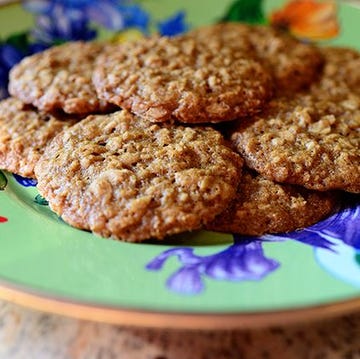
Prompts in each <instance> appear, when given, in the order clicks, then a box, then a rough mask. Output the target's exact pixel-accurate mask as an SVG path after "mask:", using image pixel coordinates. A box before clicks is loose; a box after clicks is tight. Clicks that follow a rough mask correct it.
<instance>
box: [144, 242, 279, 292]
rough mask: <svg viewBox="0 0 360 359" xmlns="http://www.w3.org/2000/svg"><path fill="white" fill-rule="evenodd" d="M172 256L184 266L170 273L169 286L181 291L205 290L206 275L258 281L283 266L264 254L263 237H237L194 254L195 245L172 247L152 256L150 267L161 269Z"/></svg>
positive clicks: (237, 280)
mask: <svg viewBox="0 0 360 359" xmlns="http://www.w3.org/2000/svg"><path fill="white" fill-rule="evenodd" d="M172 256H175V257H177V258H178V260H179V262H180V263H181V268H180V269H179V270H177V271H176V272H175V273H173V274H172V275H171V276H170V278H169V279H168V280H167V282H166V286H167V287H168V288H169V289H170V290H172V291H175V292H178V293H181V294H198V293H201V292H202V291H203V290H204V281H203V278H204V277H209V278H212V279H215V280H226V281H232V282H239V281H245V280H251V281H256V280H260V279H262V278H264V277H265V276H266V275H268V274H270V273H271V272H273V271H274V270H276V268H277V267H278V266H279V263H278V262H277V261H275V260H273V259H270V258H267V257H266V256H265V255H264V251H263V248H262V245H261V240H252V239H246V238H235V243H234V244H233V245H231V246H230V247H228V248H226V249H225V250H223V251H221V252H219V253H216V254H212V255H208V256H198V255H196V254H194V249H193V248H174V249H169V250H167V251H165V252H163V253H162V254H160V255H159V256H157V257H156V258H155V259H154V260H152V261H151V262H150V263H149V264H148V265H147V266H146V268H147V269H148V270H152V271H158V270H160V269H162V267H163V265H164V264H165V262H166V261H167V260H168V259H169V258H170V257H172Z"/></svg>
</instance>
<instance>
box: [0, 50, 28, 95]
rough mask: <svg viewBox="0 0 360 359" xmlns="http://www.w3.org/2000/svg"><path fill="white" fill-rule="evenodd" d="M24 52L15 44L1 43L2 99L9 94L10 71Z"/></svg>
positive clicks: (0, 77)
mask: <svg viewBox="0 0 360 359" xmlns="http://www.w3.org/2000/svg"><path fill="white" fill-rule="evenodd" d="M23 56H24V55H23V54H22V52H21V51H19V50H18V49H17V48H16V47H15V46H13V45H11V44H7V43H0V100H2V99H4V98H6V97H8V96H9V93H8V90H7V87H8V81H9V77H8V75H9V71H10V69H11V68H12V67H13V66H14V65H16V64H17V63H18V62H19V61H20V60H21V59H22V58H23Z"/></svg>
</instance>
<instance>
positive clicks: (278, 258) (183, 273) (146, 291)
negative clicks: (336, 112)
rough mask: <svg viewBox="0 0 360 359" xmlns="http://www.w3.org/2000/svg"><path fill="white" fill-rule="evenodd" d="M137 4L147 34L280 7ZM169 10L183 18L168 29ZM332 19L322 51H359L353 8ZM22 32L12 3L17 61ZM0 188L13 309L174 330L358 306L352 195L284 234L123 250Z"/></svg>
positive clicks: (8, 177) (0, 276) (4, 265)
mask: <svg viewBox="0 0 360 359" xmlns="http://www.w3.org/2000/svg"><path fill="white" fill-rule="evenodd" d="M89 3H93V2H92V1H89ZM95 3H96V2H95ZM220 3H221V4H220ZM270 3H271V4H270ZM319 3H321V4H324V3H325V4H326V3H330V2H325V1H322V2H315V1H314V4H313V5H314V8H313V11H311V13H309V12H307V13H306V12H304V13H300V12H299V16H300V14H301V16H302V17H303V20H302V21H304V22H306V21H310V20H314V18H315V20H316V15H317V14H318V13H320V11H321V10H322V8H318V7H316V5H317V6H320V5H319ZM139 4H140V6H141V7H142V8H143V9H146V11H148V12H150V14H151V25H150V28H151V30H152V31H155V30H156V29H157V28H158V23H159V22H162V21H164V19H166V22H165V24H167V25H169V26H170V29H179V28H181V27H182V25H183V21H184V20H185V21H186V22H187V23H188V24H189V25H190V26H198V25H201V24H207V23H214V22H216V21H219V20H221V19H224V18H231V19H242V20H244V21H249V22H268V21H269V19H270V17H271V16H270V15H271V13H272V12H273V11H274V9H275V8H276V9H278V8H282V9H284V2H283V1H271V2H270V1H268V2H264V3H261V1H255V0H254V1H251V0H247V1H246V0H242V1H232V0H227V1H222V2H219V1H218V0H212V1H210V0H208V1H207V2H206V6H205V5H204V4H200V2H195V1H190V0H187V1H181V2H180V1H171V2H169V1H165V0H163V1H159V0H143V1H141V2H139ZM260 6H262V8H261V9H262V11H256V10H259V9H260ZM249 7H251V10H249ZM178 10H183V11H184V13H180V15H179V14H178V15H179V16H178V17H176V16H175V17H172V21H170V20H171V19H170V20H169V16H170V17H171V16H172V15H174V14H175V15H176V14H177V13H176V12H177V11H178ZM66 14H67V13H66V12H65V13H64V14H63V16H66ZM182 16H184V18H182ZM337 16H338V19H339V23H340V26H341V31H340V34H339V35H338V36H335V35H333V36H332V37H333V38H332V39H330V40H325V41H323V43H324V44H325V43H326V44H328V43H332V44H339V45H346V46H352V47H358V48H359V43H358V34H359V23H360V9H358V8H356V7H354V6H352V5H351V4H350V3H349V4H347V3H341V5H339V8H338V13H337ZM319 19H320V17H319ZM297 21H299V19H297ZM33 23H34V15H33V14H30V13H29V12H26V11H25V10H24V9H23V8H21V7H20V6H19V5H8V6H5V7H2V8H0V36H1V37H0V40H1V41H2V42H5V40H7V43H8V44H11V46H15V47H17V48H18V49H19V48H22V49H23V50H22V51H25V50H26V51H28V50H27V48H28V47H29V42H30V43H31V42H32V41H34V40H33V38H32V37H31V36H28V35H25V33H24V31H27V30H29V29H31V28H34V25H33ZM315 23H316V24H317V25H319V21H317V22H316V21H315ZM295 25H296V24H294V26H292V24H291V23H290V25H289V29H290V30H292V31H295V30H296V26H295ZM54 26H55V25H54ZM320 28H321V26H320ZM50 30H51V31H55V30H54V28H51V29H48V31H50ZM310 30H311V29H310ZM99 32H100V34H101V36H113V34H112V33H111V32H109V31H108V30H106V31H105V30H103V29H100V31H99ZM130 33H131V31H130V32H129V31H127V32H126V33H125V35H123V36H125V37H126V36H130V35H129V34H130ZM309 34H310V33H309ZM3 48H4V45H3V44H2V45H0V70H1V66H2V63H1V61H2V58H1V56H2V55H1V54H2V53H1V51H3ZM24 49H25V50H24ZM3 67H4V66H3ZM0 188H1V191H0V282H1V283H0V287H1V288H0V296H1V297H3V298H5V299H9V300H12V301H15V302H17V303H21V304H24V305H27V306H31V307H34V308H37V309H43V310H47V311H52V312H57V313H62V314H65V315H71V316H77V317H81V318H87V319H95V320H101V321H108V322H116V323H122V324H132V325H144V326H158V327H160V326H169V327H182V328H185V327H191V328H215V327H216V328H225V327H240V326H254V325H265V324H270V323H271V324H274V323H277V322H284V321H287V320H299V319H304V318H309V317H316V316H320V315H330V314H334V313H338V312H343V311H347V310H352V309H355V308H359V306H360V254H359V249H360V203H359V197H358V196H357V197H356V196H349V197H347V196H346V197H345V196H344V199H343V203H342V207H341V208H339V210H338V212H337V213H336V214H335V215H333V216H332V217H330V218H328V219H326V220H324V221H322V222H320V223H319V224H317V225H315V226H312V227H310V228H308V229H305V230H303V231H301V232H294V233H290V234H287V235H278V236H264V237H259V238H244V237H243V238H241V237H238V236H233V235H231V234H217V233H214V232H205V231H201V232H194V233H191V234H181V235H178V236H176V238H170V239H168V240H167V241H165V242H163V243H161V244H153V243H145V244H129V243H123V242H117V241H114V240H109V239H103V238H99V237H96V236H94V235H92V234H90V233H88V232H85V231H80V230H77V229H74V228H71V227H70V226H68V225H66V224H65V223H63V222H62V221H61V220H60V219H59V218H58V217H57V216H56V215H55V214H53V213H52V212H51V211H50V210H49V208H48V207H47V205H46V202H45V201H44V200H43V199H42V198H41V197H39V196H38V195H37V192H36V188H35V187H34V183H33V181H30V180H27V179H24V178H20V177H16V176H13V175H12V174H10V173H6V172H0Z"/></svg>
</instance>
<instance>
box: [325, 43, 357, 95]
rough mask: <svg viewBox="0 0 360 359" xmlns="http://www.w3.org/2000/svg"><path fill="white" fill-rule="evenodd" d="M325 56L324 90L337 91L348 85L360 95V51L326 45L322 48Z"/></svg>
mask: <svg viewBox="0 0 360 359" xmlns="http://www.w3.org/2000/svg"><path fill="white" fill-rule="evenodd" d="M320 50H321V53H322V55H323V57H324V58H325V66H324V69H323V80H322V82H323V83H322V86H323V88H324V85H325V83H324V81H325V79H326V80H327V83H326V84H327V85H328V86H326V88H324V91H327V92H329V91H330V92H331V91H336V90H338V88H339V87H340V86H343V85H346V87H348V88H349V89H350V90H351V91H352V92H355V93H356V94H357V95H359V96H360V52H359V51H356V50H354V49H349V48H344V47H331V46H324V47H321V48H320Z"/></svg>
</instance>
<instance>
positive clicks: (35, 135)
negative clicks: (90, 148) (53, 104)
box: [0, 98, 76, 178]
mask: <svg viewBox="0 0 360 359" xmlns="http://www.w3.org/2000/svg"><path fill="white" fill-rule="evenodd" d="M75 121H76V120H69V119H66V120H65V119H64V116H62V117H60V116H58V117H55V115H50V114H45V113H40V112H38V111H37V110H36V109H35V108H33V107H31V106H27V105H24V104H23V103H22V102H21V101H19V100H17V99H14V98H8V99H6V100H3V101H1V102H0V168H1V169H4V170H7V171H9V172H13V173H16V174H19V175H21V176H24V177H31V178H35V175H34V166H35V164H36V162H37V161H38V160H39V158H40V156H41V155H42V153H43V152H44V147H45V146H46V144H47V143H48V142H50V141H51V140H52V138H53V137H55V135H56V134H58V133H59V132H61V131H62V130H63V129H64V128H67V127H69V126H71V125H72V124H74V123H75Z"/></svg>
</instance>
